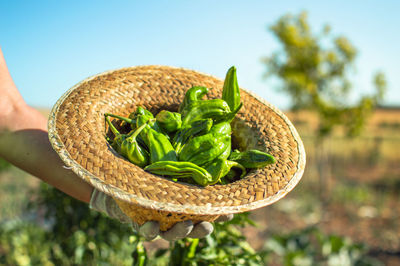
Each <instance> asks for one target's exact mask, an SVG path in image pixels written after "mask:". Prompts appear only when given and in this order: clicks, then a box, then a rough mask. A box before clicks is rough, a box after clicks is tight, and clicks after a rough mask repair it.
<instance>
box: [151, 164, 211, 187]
mask: <svg viewBox="0 0 400 266" xmlns="http://www.w3.org/2000/svg"><path fill="white" fill-rule="evenodd" d="M144 170H146V171H149V172H150V173H153V174H157V175H166V176H171V177H174V178H190V177H191V178H193V180H194V181H195V182H196V183H197V184H199V185H201V186H206V185H208V184H209V183H210V182H211V180H212V177H211V175H210V174H209V173H208V172H207V171H206V170H205V169H204V168H202V167H200V166H197V165H195V164H193V163H190V162H176V161H162V162H155V163H152V164H150V165H148V166H146V167H145V168H144Z"/></svg>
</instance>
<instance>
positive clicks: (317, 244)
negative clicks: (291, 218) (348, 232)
mask: <svg viewBox="0 0 400 266" xmlns="http://www.w3.org/2000/svg"><path fill="white" fill-rule="evenodd" d="M264 248H265V251H266V252H269V253H270V254H273V255H274V256H271V259H278V260H279V261H280V262H281V263H282V264H283V265H343V266H344V265H365V266H367V265H371V266H373V265H382V264H381V263H380V262H379V261H377V260H375V259H373V258H371V257H369V256H368V255H367V251H368V249H367V247H366V246H365V245H363V244H355V243H353V242H352V241H351V240H350V239H348V238H346V237H341V236H337V235H326V234H324V233H323V232H321V231H320V230H319V229H317V228H316V227H309V228H306V229H303V230H301V231H297V232H292V233H289V234H285V235H279V234H276V235H273V236H271V237H270V238H269V239H268V241H266V243H265V246H264Z"/></svg>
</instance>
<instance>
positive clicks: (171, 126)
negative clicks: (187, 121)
mask: <svg viewBox="0 0 400 266" xmlns="http://www.w3.org/2000/svg"><path fill="white" fill-rule="evenodd" d="M156 122H157V123H158V124H159V125H160V126H161V128H162V129H164V130H165V131H166V132H168V133H172V132H175V131H177V130H179V129H180V128H181V125H182V119H181V114H180V113H176V112H170V111H167V110H162V111H160V112H159V113H158V114H157V115H156Z"/></svg>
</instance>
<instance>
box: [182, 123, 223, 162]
mask: <svg viewBox="0 0 400 266" xmlns="http://www.w3.org/2000/svg"><path fill="white" fill-rule="evenodd" d="M230 151H231V126H230V124H229V123H228V122H222V123H219V124H216V125H214V126H213V127H212V128H211V130H210V132H209V133H207V134H205V135H201V136H197V137H194V138H192V139H191V140H190V141H188V143H186V145H185V146H184V147H183V148H182V150H181V152H180V153H179V155H178V156H179V160H180V161H188V162H192V163H194V164H197V165H199V166H202V165H205V164H207V163H209V162H211V161H213V160H214V159H215V158H217V157H218V158H221V159H227V158H228V156H229V154H230Z"/></svg>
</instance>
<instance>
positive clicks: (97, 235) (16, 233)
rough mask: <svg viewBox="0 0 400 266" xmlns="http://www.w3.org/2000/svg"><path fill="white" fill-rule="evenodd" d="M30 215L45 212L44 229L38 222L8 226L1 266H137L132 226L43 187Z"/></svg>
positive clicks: (0, 231) (2, 236)
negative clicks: (134, 262) (133, 254)
mask: <svg viewBox="0 0 400 266" xmlns="http://www.w3.org/2000/svg"><path fill="white" fill-rule="evenodd" d="M27 211H30V212H31V213H32V214H34V215H38V214H40V213H44V217H42V218H44V219H43V220H42V222H41V223H40V224H41V226H39V225H38V224H37V223H35V222H33V221H26V222H21V223H14V224H11V225H5V224H2V225H1V226H0V262H4V263H5V264H7V265H56V264H59V265H132V257H131V253H132V252H133V250H134V245H132V243H133V242H134V241H135V240H136V237H135V236H134V235H133V232H132V230H131V229H130V227H128V226H127V225H122V224H120V223H119V222H117V221H114V220H112V219H109V218H107V217H105V216H104V215H102V214H100V213H98V212H95V211H92V210H90V209H89V207H88V205H87V204H85V203H82V202H80V201H77V200H75V199H73V198H71V197H69V196H67V195H65V194H63V193H62V192H60V191H58V190H56V189H54V188H52V187H50V186H48V185H46V184H44V183H43V184H42V185H41V187H40V190H39V192H38V195H37V198H36V199H35V202H34V203H32V204H29V206H28V208H27ZM39 218H40V217H38V219H39ZM43 224H44V225H43ZM8 251H12V252H11V253H10V252H8ZM21 260H23V261H21ZM39 262H40V263H39ZM0 264H1V263H0Z"/></svg>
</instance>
